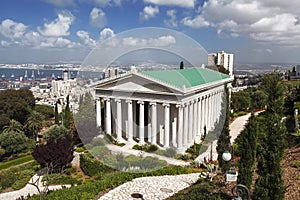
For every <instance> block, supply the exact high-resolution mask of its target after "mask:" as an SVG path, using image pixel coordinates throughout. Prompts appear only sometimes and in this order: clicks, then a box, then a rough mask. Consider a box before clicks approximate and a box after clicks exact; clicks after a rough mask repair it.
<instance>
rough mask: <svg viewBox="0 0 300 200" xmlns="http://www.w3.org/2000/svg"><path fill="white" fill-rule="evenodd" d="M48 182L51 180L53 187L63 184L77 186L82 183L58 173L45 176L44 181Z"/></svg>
mask: <svg viewBox="0 0 300 200" xmlns="http://www.w3.org/2000/svg"><path fill="white" fill-rule="evenodd" d="M46 180H51V185H61V184H70V185H75V184H79V183H81V181H79V180H77V179H75V178H72V177H71V176H65V175H61V174H57V173H53V174H46V175H44V176H43V179H42V181H46Z"/></svg>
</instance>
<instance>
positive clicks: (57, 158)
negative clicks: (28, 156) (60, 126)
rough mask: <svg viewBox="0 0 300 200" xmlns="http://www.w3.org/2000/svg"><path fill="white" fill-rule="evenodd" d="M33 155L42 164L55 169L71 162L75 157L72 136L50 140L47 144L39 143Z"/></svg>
mask: <svg viewBox="0 0 300 200" xmlns="http://www.w3.org/2000/svg"><path fill="white" fill-rule="evenodd" d="M32 155H33V157H34V159H35V160H36V161H37V162H38V163H39V164H40V165H42V166H47V167H49V166H51V167H53V168H54V169H56V168H61V167H63V166H65V165H67V164H69V163H70V162H71V161H72V160H73V158H74V156H73V147H72V145H71V140H70V138H66V139H61V140H56V141H55V140H49V141H47V143H46V144H39V145H38V146H36V148H35V149H34V151H33V152H32Z"/></svg>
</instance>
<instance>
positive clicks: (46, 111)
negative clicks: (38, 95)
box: [35, 105, 54, 120]
mask: <svg viewBox="0 0 300 200" xmlns="http://www.w3.org/2000/svg"><path fill="white" fill-rule="evenodd" d="M35 111H37V112H39V113H41V114H42V115H43V116H44V119H45V120H50V119H51V118H53V117H54V111H53V108H52V107H51V106H48V105H35Z"/></svg>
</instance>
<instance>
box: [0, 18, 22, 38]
mask: <svg viewBox="0 0 300 200" xmlns="http://www.w3.org/2000/svg"><path fill="white" fill-rule="evenodd" d="M26 29H27V26H25V25H24V24H22V23H18V22H14V21H12V20H10V19H5V20H3V21H2V23H1V24H0V34H1V35H3V36H4V37H7V38H10V39H11V40H14V39H18V38H21V37H22V36H23V35H24V33H25V32H26Z"/></svg>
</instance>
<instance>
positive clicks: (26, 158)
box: [0, 155, 33, 170]
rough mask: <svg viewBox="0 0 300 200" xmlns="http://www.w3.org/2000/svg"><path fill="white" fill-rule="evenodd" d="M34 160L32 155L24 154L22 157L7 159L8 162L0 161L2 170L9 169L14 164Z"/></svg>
mask: <svg viewBox="0 0 300 200" xmlns="http://www.w3.org/2000/svg"><path fill="white" fill-rule="evenodd" d="M32 160H33V157H32V155H28V156H24V157H21V158H17V159H15V160H10V161H7V162H1V163H0V170H3V169H7V168H10V167H12V166H16V165H20V164H23V163H25V162H29V161H32Z"/></svg>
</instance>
